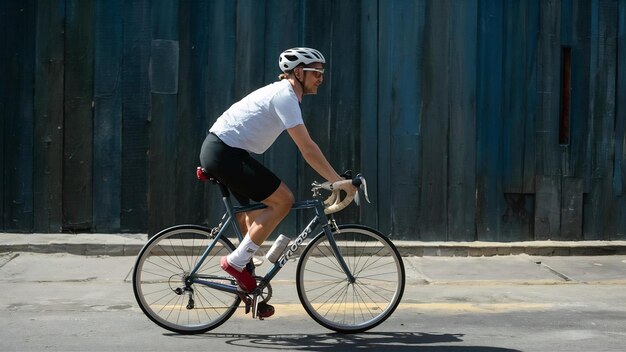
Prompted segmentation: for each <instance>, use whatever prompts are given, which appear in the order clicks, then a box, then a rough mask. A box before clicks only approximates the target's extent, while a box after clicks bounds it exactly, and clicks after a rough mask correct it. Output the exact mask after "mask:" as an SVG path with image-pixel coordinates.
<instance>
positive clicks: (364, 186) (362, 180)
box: [353, 174, 372, 205]
mask: <svg viewBox="0 0 626 352" xmlns="http://www.w3.org/2000/svg"><path fill="white" fill-rule="evenodd" d="M354 179H355V180H357V179H358V182H357V183H358V184H359V187H358V189H357V192H356V195H355V196H354V201H355V202H356V205H360V203H361V197H360V195H359V194H360V193H361V192H360V190H363V193H364V194H365V200H366V201H367V202H368V203H370V204H371V203H372V202H370V197H369V194H368V193H367V181H365V177H363V175H361V174H358V175H356V177H355V178H354ZM353 184H354V182H353Z"/></svg>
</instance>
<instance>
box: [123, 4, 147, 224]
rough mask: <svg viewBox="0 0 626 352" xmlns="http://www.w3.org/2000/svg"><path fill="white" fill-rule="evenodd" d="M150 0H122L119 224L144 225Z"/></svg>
mask: <svg viewBox="0 0 626 352" xmlns="http://www.w3.org/2000/svg"><path fill="white" fill-rule="evenodd" d="M150 3H151V2H150V0H125V1H124V6H123V9H124V10H123V11H124V14H125V16H122V26H123V31H124V34H123V36H124V38H123V41H122V46H123V48H122V51H123V53H122V56H123V59H122V82H121V91H122V136H121V141H122V165H121V169H122V171H121V172H122V174H121V199H120V203H121V214H120V228H121V231H124V232H145V231H146V230H147V228H148V171H149V169H148V155H147V152H148V144H149V137H148V122H149V120H150V114H151V99H150V98H151V96H150V82H149V79H148V78H149V77H148V66H149V62H150V38H151V28H152V27H151V22H150Z"/></svg>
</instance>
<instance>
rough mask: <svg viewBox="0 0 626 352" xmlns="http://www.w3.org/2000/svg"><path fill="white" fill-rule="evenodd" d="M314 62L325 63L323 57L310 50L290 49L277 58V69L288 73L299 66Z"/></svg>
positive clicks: (317, 52)
mask: <svg viewBox="0 0 626 352" xmlns="http://www.w3.org/2000/svg"><path fill="white" fill-rule="evenodd" d="M314 62H321V63H323V64H324V63H326V59H324V55H322V53H320V52H319V51H317V50H315V49H311V48H291V49H287V50H285V51H283V52H282V53H281V54H280V58H278V67H280V69H281V71H283V72H288V71H291V70H293V69H294V68H296V67H297V66H298V65H300V64H305V65H308V64H311V63H314Z"/></svg>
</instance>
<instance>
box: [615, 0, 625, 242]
mask: <svg viewBox="0 0 626 352" xmlns="http://www.w3.org/2000/svg"><path fill="white" fill-rule="evenodd" d="M618 6H619V8H618V11H619V15H618V16H619V17H618V20H617V22H618V26H619V27H618V32H617V54H618V57H617V72H618V73H617V74H618V80H617V95H616V99H615V103H616V105H617V106H616V115H615V163H614V166H613V190H614V192H615V195H616V196H618V197H622V198H624V199H626V77H624V75H623V74H621V73H622V72H626V0H620V1H619V3H618ZM622 204H624V202H622ZM622 209H623V210H622V212H623V213H626V208H622ZM621 218H622V219H623V218H624V217H623V215H622V217H621ZM625 223H626V221H622V226H621V230H620V231H618V232H619V233H622V234H624V235H625V236H626V228H625V227H624V224H625Z"/></svg>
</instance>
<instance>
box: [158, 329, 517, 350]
mask: <svg viewBox="0 0 626 352" xmlns="http://www.w3.org/2000/svg"><path fill="white" fill-rule="evenodd" d="M166 335H170V334H166ZM171 336H180V335H176V334H171ZM463 336H464V335H463V334H432V333H412V332H366V333H361V334H354V335H345V334H338V333H328V334H267V335H262V334H220V333H206V334H202V335H195V336H194V337H197V338H210V339H220V340H222V343H225V344H227V345H230V346H233V347H237V348H250V349H264V350H265V349H272V350H278V351H280V350H289V351H323V350H327V349H328V350H330V349H337V348H340V349H341V351H362V350H363V349H364V348H375V349H376V350H383V349H384V351H385V352H389V351H414V350H415V349H416V348H419V350H420V351H437V352H439V351H471V352H520V351H519V350H513V349H508V348H499V347H489V346H464V345H447V346H446V345H443V346H428V345H430V344H441V343H455V342H456V343H458V342H462V341H463V340H462V339H461V337H463ZM189 337H190V336H186V337H185V338H189Z"/></svg>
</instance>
